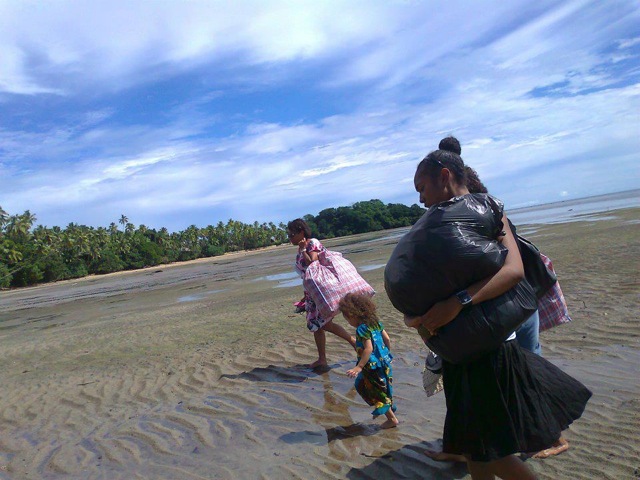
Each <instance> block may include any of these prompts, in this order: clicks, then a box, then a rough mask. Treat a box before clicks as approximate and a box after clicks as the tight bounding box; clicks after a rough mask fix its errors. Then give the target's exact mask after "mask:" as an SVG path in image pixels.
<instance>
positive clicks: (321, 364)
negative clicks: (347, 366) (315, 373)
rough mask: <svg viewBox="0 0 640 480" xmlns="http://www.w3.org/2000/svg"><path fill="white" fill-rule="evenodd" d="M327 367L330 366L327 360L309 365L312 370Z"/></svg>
mask: <svg viewBox="0 0 640 480" xmlns="http://www.w3.org/2000/svg"><path fill="white" fill-rule="evenodd" d="M327 365H328V364H327V361H326V360H320V359H318V360H316V361H315V362H313V363H310V364H309V368H312V369H313V368H319V367H326V366H327Z"/></svg>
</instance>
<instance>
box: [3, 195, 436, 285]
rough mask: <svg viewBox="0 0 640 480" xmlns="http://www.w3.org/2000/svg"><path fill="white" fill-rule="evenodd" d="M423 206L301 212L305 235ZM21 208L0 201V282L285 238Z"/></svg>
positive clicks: (270, 228)
mask: <svg viewBox="0 0 640 480" xmlns="http://www.w3.org/2000/svg"><path fill="white" fill-rule="evenodd" d="M423 213H424V210H423V209H422V207H420V206H418V205H415V204H414V205H412V206H411V207H408V206H406V205H402V204H386V205H385V204H384V203H383V202H382V201H380V200H369V201H366V202H358V203H355V204H354V205H352V206H349V207H338V208H328V209H325V210H322V211H321V212H320V213H319V214H318V215H315V216H314V215H305V216H304V217H303V218H304V220H305V221H306V222H307V223H308V224H309V226H310V227H311V230H312V232H313V236H314V237H317V238H320V239H325V238H333V237H340V236H345V235H352V234H356V233H366V232H372V231H377V230H383V229H389V228H397V227H404V226H409V225H413V224H414V223H415V222H416V221H417V220H418V218H420V217H421V216H422V214H423ZM35 222H36V216H35V215H34V214H32V213H31V212H30V211H29V210H27V211H25V212H24V213H22V214H16V215H10V214H9V213H7V212H6V211H5V210H3V209H2V208H1V207H0V288H8V287H24V286H28V285H35V284H38V283H45V282H54V281H57V280H66V279H71V278H79V277H84V276H86V275H90V274H105V273H112V272H118V271H121V270H134V269H138V268H143V267H149V266H155V265H160V264H166V263H172V262H180V261H186V260H194V259H196V258H203V257H213V256H217V255H222V254H224V253H227V252H235V251H239V250H252V249H256V248H261V247H266V246H269V245H280V244H283V243H287V242H288V238H287V228H286V225H285V224H284V223H280V224H278V225H276V224H274V223H273V222H268V223H258V222H254V223H251V224H246V223H242V222H239V221H236V220H231V219H230V220H229V221H228V222H227V223H223V222H218V223H217V225H215V226H213V225H208V226H206V227H204V228H199V227H197V226H196V225H191V226H189V227H188V228H187V229H185V230H183V231H179V232H169V231H168V230H167V229H166V228H164V227H163V228H160V229H153V228H147V227H146V226H145V225H139V226H138V227H136V226H135V225H134V224H133V223H131V222H129V219H128V218H127V217H126V215H121V216H120V219H119V220H118V222H117V223H116V222H112V223H111V224H110V225H109V226H108V227H106V228H105V227H98V228H94V227H90V226H86V225H78V224H76V223H70V224H69V225H67V227H66V228H61V227H51V228H49V227H45V226H42V225H38V226H36V227H34V224H35Z"/></svg>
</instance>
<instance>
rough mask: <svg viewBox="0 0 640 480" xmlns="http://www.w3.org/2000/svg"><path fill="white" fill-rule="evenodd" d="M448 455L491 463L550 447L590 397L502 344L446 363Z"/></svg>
mask: <svg viewBox="0 0 640 480" xmlns="http://www.w3.org/2000/svg"><path fill="white" fill-rule="evenodd" d="M442 373H443V380H444V391H445V395H446V399H447V417H446V419H445V424H444V451H445V452H446V453H457V454H464V455H467V456H469V457H470V458H471V459H472V460H473V461H478V462H489V461H493V460H497V459H499V458H503V457H506V456H507V455H511V454H514V453H520V452H521V453H533V452H538V451H540V450H544V449H545V448H549V447H551V446H552V445H553V443H554V442H556V441H557V440H558V438H560V433H561V432H562V431H563V430H565V429H566V428H567V427H568V426H569V425H570V424H571V423H572V422H573V421H574V420H576V419H578V418H580V416H581V415H582V412H583V411H584V408H585V406H586V404H587V401H588V400H589V398H590V397H591V392H590V391H589V390H588V389H587V388H586V387H585V386H584V385H582V383H580V382H578V381H577V380H576V379H574V378H573V377H570V376H569V375H567V374H566V373H564V372H563V371H562V370H560V369H559V368H558V367H556V366H555V365H553V364H552V363H550V362H548V361H547V360H545V359H544V358H542V357H540V356H538V355H535V354H533V353H531V352H529V351H526V350H524V349H521V348H520V347H519V346H518V344H517V342H515V341H509V342H505V343H503V344H502V345H501V346H500V347H499V348H498V349H497V350H495V351H494V352H492V353H490V354H488V355H486V356H484V357H482V358H480V359H479V360H476V361H474V362H470V363H467V364H463V365H453V364H451V363H448V362H446V361H445V362H443V369H442Z"/></svg>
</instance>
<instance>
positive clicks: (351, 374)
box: [347, 367, 362, 378]
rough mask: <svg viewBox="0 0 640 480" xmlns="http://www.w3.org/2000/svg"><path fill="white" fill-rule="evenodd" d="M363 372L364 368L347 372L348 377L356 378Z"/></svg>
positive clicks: (355, 368)
mask: <svg viewBox="0 0 640 480" xmlns="http://www.w3.org/2000/svg"><path fill="white" fill-rule="evenodd" d="M361 371H362V367H353V368H352V369H351V370H347V376H348V377H351V378H356V377H357V376H358V374H359V373H360V372H361Z"/></svg>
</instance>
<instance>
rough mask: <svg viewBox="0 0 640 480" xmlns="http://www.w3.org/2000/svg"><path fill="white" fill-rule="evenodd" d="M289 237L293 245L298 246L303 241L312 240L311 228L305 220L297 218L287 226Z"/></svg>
mask: <svg viewBox="0 0 640 480" xmlns="http://www.w3.org/2000/svg"><path fill="white" fill-rule="evenodd" d="M287 236H288V237H289V240H290V241H291V243H293V244H294V245H297V244H298V243H299V242H300V241H301V240H304V239H305V238H311V228H309V225H307V222H305V221H304V220H303V219H301V218H296V219H295V220H291V221H290V222H289V223H288V224H287Z"/></svg>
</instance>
